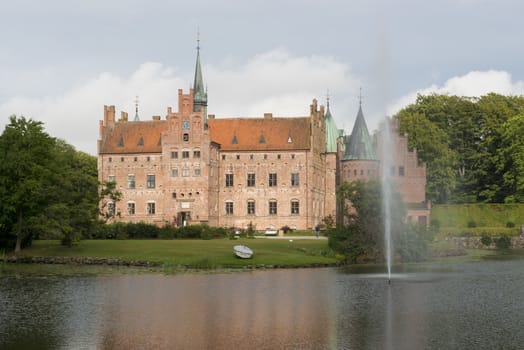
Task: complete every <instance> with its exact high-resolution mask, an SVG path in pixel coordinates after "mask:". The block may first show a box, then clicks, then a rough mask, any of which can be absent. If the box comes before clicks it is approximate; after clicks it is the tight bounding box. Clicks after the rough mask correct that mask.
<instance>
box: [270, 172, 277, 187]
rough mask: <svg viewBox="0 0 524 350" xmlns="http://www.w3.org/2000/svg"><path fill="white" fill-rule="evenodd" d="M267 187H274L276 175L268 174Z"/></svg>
mask: <svg viewBox="0 0 524 350" xmlns="http://www.w3.org/2000/svg"><path fill="white" fill-rule="evenodd" d="M268 183H269V187H275V186H276V185H277V173H269V181H268Z"/></svg>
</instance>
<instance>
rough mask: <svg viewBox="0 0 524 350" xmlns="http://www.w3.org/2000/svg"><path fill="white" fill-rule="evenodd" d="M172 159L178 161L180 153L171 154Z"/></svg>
mask: <svg viewBox="0 0 524 350" xmlns="http://www.w3.org/2000/svg"><path fill="white" fill-rule="evenodd" d="M171 158H172V159H177V158H178V152H177V151H173V152H171Z"/></svg>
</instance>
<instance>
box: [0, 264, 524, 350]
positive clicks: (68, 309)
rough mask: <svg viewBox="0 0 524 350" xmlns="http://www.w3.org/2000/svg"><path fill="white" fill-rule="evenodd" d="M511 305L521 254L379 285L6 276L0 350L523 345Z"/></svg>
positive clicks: (366, 276)
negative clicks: (507, 258)
mask: <svg viewBox="0 0 524 350" xmlns="http://www.w3.org/2000/svg"><path fill="white" fill-rule="evenodd" d="M397 270H398V268H397ZM393 272H394V273H395V269H394V270H393ZM523 298H524V260H521V259H520V260H506V261H485V262H479V263H462V264H457V265H452V264H446V265H440V266H438V265H433V266H428V265H424V266H417V267H415V268H412V270H411V271H402V272H401V273H398V271H397V274H394V275H393V281H392V284H391V285H388V284H387V282H386V279H385V275H383V274H382V275H380V274H375V273H373V272H372V271H365V270H363V269H360V270H353V271H344V270H340V269H334V268H333V269H297V270H276V271H256V272H245V273H234V274H215V275H180V276H158V275H133V276H128V275H124V276H109V277H42V278H35V277H22V278H14V277H9V278H0V349H523V348H524V299H523Z"/></svg>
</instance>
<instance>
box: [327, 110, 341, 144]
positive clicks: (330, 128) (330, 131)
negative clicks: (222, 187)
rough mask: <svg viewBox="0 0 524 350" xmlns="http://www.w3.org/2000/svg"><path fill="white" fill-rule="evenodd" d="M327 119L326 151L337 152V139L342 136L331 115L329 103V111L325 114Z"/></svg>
mask: <svg viewBox="0 0 524 350" xmlns="http://www.w3.org/2000/svg"><path fill="white" fill-rule="evenodd" d="M325 120H326V152H336V151H337V139H338V137H339V136H340V135H339V130H338V129H337V126H336V125H335V119H333V116H332V115H331V111H330V110H329V103H328V105H327V111H326V115H325Z"/></svg>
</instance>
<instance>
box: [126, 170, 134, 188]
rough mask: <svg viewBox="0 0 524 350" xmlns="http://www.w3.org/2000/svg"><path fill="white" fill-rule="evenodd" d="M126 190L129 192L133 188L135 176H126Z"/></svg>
mask: <svg viewBox="0 0 524 350" xmlns="http://www.w3.org/2000/svg"><path fill="white" fill-rule="evenodd" d="M127 188H128V189H130V190H132V189H134V188H135V175H132V174H129V175H127Z"/></svg>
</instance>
